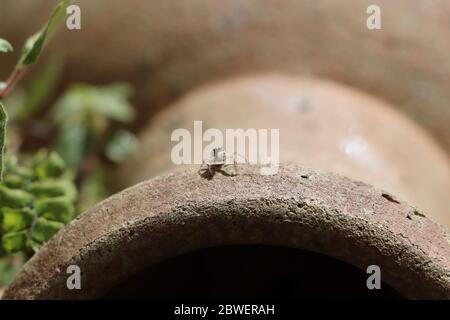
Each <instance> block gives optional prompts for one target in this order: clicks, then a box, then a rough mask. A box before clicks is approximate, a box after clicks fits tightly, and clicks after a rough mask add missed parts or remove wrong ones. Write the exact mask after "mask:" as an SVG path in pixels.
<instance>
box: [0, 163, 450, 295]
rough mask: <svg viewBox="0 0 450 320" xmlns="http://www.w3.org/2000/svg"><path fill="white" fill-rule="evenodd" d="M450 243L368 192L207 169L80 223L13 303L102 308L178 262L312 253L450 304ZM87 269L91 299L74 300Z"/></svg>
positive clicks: (136, 192) (158, 183)
mask: <svg viewBox="0 0 450 320" xmlns="http://www.w3.org/2000/svg"><path fill="white" fill-rule="evenodd" d="M449 241H450V238H449V234H448V233H447V232H446V231H445V230H444V229H442V228H441V227H439V226H438V225H436V224H435V223H434V222H432V221H430V220H429V219H428V218H426V217H425V216H424V215H423V214H422V213H421V212H419V211H417V210H416V209H414V208H413V207H411V206H409V205H407V204H406V203H404V202H401V201H393V199H392V197H391V196H389V195H386V194H384V195H383V192H382V191H380V190H377V189H374V188H373V187H370V186H368V185H366V184H364V183H360V182H354V181H352V180H349V179H347V178H343V177H340V176H336V175H332V174H322V173H317V172H314V171H310V170H305V169H302V168H299V167H296V166H288V167H282V168H281V169H280V172H279V173H278V174H277V175H274V176H263V175H260V174H259V170H258V168H256V167H248V166H246V167H244V166H243V167H241V174H240V175H239V176H236V177H226V176H223V175H220V174H217V175H216V176H214V177H213V179H211V180H206V179H202V178H201V177H200V176H199V175H198V173H197V168H193V169H191V170H187V171H185V172H179V173H175V174H169V175H166V176H162V177H159V178H156V179H153V180H149V181H147V182H144V183H142V184H139V185H136V186H134V187H132V188H130V189H127V190H125V191H123V192H121V193H119V194H117V195H115V196H113V197H111V198H109V199H107V200H105V201H103V202H102V203H100V204H98V205H97V206H95V207H94V208H92V209H91V210H89V211H87V212H86V213H84V214H83V215H82V216H81V217H80V218H78V219H77V220H75V221H74V222H72V223H71V224H70V225H68V226H67V227H66V228H65V229H63V230H62V231H60V232H59V233H58V234H57V235H56V236H55V237H54V238H53V239H52V240H50V241H49V242H48V243H47V244H46V245H45V246H44V247H43V248H42V250H41V251H40V252H39V253H38V254H37V255H36V256H34V257H33V258H32V259H31V260H30V261H29V262H28V263H27V265H26V266H25V268H24V269H23V271H22V272H21V273H20V274H19V275H18V276H17V277H16V279H15V280H14V282H13V283H12V284H11V285H10V286H9V287H8V288H7V290H6V292H5V295H4V298H5V299H62V298H69V299H78V298H98V297H101V296H102V295H103V294H105V293H106V292H108V290H109V289H111V288H112V287H114V286H115V285H117V284H118V283H120V282H121V281H123V280H124V279H125V278H126V277H128V276H130V275H131V274H134V273H135V272H137V271H139V270H142V269H143V268H145V267H147V266H149V265H152V264H154V263H156V262H158V261H161V260H164V259H167V258H169V257H173V256H177V255H180V254H183V253H186V252H191V251H193V250H197V249H201V248H207V247H215V246H220V245H230V244H270V245H281V246H286V247H294V248H303V249H306V250H310V251H313V252H318V253H323V254H325V255H328V256H331V257H335V258H338V259H340V260H343V261H345V262H348V263H350V264H352V265H355V266H357V267H359V268H362V269H363V270H365V268H366V267H367V266H368V265H371V264H377V265H379V266H380V267H381V270H382V274H383V280H384V281H385V282H386V283H388V284H390V285H391V286H393V287H394V288H395V289H397V290H398V291H399V292H400V293H401V294H402V295H404V296H406V297H408V298H444V299H445V298H450V245H449ZM72 264H76V265H78V266H80V268H81V270H82V272H83V278H82V279H83V280H82V281H83V289H82V290H68V289H67V287H66V279H67V274H66V268H67V266H69V265H72Z"/></svg>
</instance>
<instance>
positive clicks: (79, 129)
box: [57, 123, 92, 169]
mask: <svg viewBox="0 0 450 320" xmlns="http://www.w3.org/2000/svg"><path fill="white" fill-rule="evenodd" d="M91 143H92V139H91V136H90V134H89V130H88V129H87V128H86V126H85V125H83V124H82V123H74V124H67V125H65V126H63V128H62V132H61V133H60V135H59V138H58V143H57V151H58V153H59V154H60V155H61V157H62V158H63V160H64V161H65V163H66V164H67V165H68V166H69V167H70V168H76V169H78V167H79V166H80V165H81V162H82V161H83V159H84V158H85V157H86V156H87V154H88V153H89V151H90V148H91Z"/></svg>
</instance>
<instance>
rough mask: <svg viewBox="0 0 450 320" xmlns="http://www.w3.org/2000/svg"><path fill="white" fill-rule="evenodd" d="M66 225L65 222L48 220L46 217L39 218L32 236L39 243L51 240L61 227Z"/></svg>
mask: <svg viewBox="0 0 450 320" xmlns="http://www.w3.org/2000/svg"><path fill="white" fill-rule="evenodd" d="M63 227H64V224H63V223H60V222H55V221H48V220H46V219H44V218H39V219H37V221H36V223H35V224H34V225H33V229H32V231H31V237H32V239H33V240H34V241H36V242H38V243H43V242H46V241H48V240H50V238H51V237H53V236H54V235H55V234H56V233H57V232H58V231H59V230H60V229H62V228H63Z"/></svg>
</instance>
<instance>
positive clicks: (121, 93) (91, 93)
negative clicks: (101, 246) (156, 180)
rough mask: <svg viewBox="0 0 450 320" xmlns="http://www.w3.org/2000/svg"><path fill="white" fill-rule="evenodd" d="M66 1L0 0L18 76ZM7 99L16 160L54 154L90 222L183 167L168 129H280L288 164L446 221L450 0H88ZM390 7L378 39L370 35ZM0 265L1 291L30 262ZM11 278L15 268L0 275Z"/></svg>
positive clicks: (18, 259)
mask: <svg viewBox="0 0 450 320" xmlns="http://www.w3.org/2000/svg"><path fill="white" fill-rule="evenodd" d="M58 2H59V1H57V0H54V1H53V0H33V1H30V0H1V3H0V38H4V39H7V40H8V41H9V42H11V44H12V45H13V46H14V48H16V49H17V50H15V52H13V53H10V54H5V55H2V56H0V79H2V80H6V79H7V78H8V76H9V75H10V74H11V71H12V70H13V68H14V65H15V63H16V61H17V60H18V57H19V55H20V50H19V48H20V47H21V46H22V45H23V43H24V42H25V40H26V39H27V38H28V37H29V36H30V35H32V34H33V33H34V32H36V31H37V30H39V29H40V28H41V27H42V25H44V24H45V22H46V21H47V19H48V16H49V15H50V13H51V12H52V9H53V8H54V6H55V5H56V4H57V3H58ZM74 3H75V4H77V5H79V6H80V8H81V21H82V24H81V25H82V29H81V30H71V31H69V30H67V29H66V28H65V26H63V27H62V28H61V30H60V32H58V34H57V35H56V36H55V38H54V39H52V41H51V43H49V45H48V47H47V48H46V49H45V51H44V52H43V55H42V57H41V59H40V61H39V63H38V64H37V65H36V66H33V67H32V68H31V69H30V70H29V71H28V72H27V74H26V75H25V77H24V78H23V81H21V82H20V83H19V85H18V86H17V87H16V88H15V89H14V91H13V92H12V93H11V95H10V96H8V98H7V99H6V100H5V101H4V104H5V105H6V108H7V110H8V113H9V119H10V122H9V127H8V150H7V152H8V154H11V156H14V157H16V158H18V159H19V161H20V160H21V159H27V158H30V157H33V156H34V155H35V154H36V152H38V151H39V150H42V148H45V149H47V150H52V151H56V152H57V153H58V154H59V155H60V156H61V158H62V160H63V161H64V162H65V164H66V166H67V168H68V170H69V171H70V172H71V174H72V178H73V180H74V183H75V186H76V188H77V190H78V197H77V201H76V211H77V213H81V212H83V211H84V210H86V209H88V208H90V207H91V206H92V205H94V204H95V203H97V202H99V201H101V200H103V199H105V198H106V197H108V196H109V195H110V194H112V193H113V192H117V191H120V190H122V189H124V188H126V187H129V186H131V185H133V184H135V183H137V182H140V181H143V180H145V179H148V178H152V177H154V176H156V175H158V174H161V173H164V172H167V171H171V170H174V169H177V168H175V167H174V165H173V164H172V162H171V161H170V150H171V147H172V144H171V142H170V135H171V132H172V131H173V130H175V129H177V128H187V129H188V130H192V124H193V121H194V120H203V122H204V126H205V128H204V129H207V128H219V129H225V128H244V129H247V128H266V129H267V128H280V129H281V132H280V142H281V150H280V152H281V153H280V155H281V160H282V162H295V163H298V164H300V165H303V166H308V167H312V168H314V169H318V170H325V171H333V172H336V173H340V174H343V175H345V176H348V177H350V178H354V179H357V180H361V181H364V182H366V183H369V184H372V185H374V186H376V187H378V188H382V189H383V190H386V191H388V192H389V193H392V194H394V195H395V196H397V197H399V198H400V199H405V200H407V201H408V202H409V203H411V204H412V205H414V206H417V207H418V209H419V210H421V211H423V212H425V214H426V215H427V216H430V217H431V218H433V219H435V220H436V221H438V222H439V223H441V224H443V225H445V226H447V227H449V226H450V212H449V211H450V210H449V208H450V200H449V199H450V165H449V154H450V125H449V124H450V91H449V87H450V60H449V59H448V57H449V55H450V43H449V42H448V41H447V39H448V32H449V31H448V30H450V2H448V1H445V0H442V1H439V0H426V1H425V0H399V1H389V0H377V1H366V0H361V1H352V0H341V1H333V0H314V1H313V0H246V1H242V0H228V1H209V0H177V1H165V0H128V1H127V2H126V4H124V2H123V1H120V0H95V1H92V0H78V1H75V2H74ZM372 4H377V5H379V6H380V8H381V23H382V29H381V30H369V29H368V28H367V26H366V20H367V18H368V16H369V15H368V14H367V12H366V10H367V8H368V6H369V5H372ZM24 259H26V258H24V257H23V256H22V253H21V254H19V255H17V256H13V257H12V258H11V257H9V258H8V260H1V259H0V287H1V286H2V284H3V285H4V284H6V283H7V282H8V281H10V279H11V277H12V275H13V274H14V273H15V272H14V270H16V269H17V268H18V267H20V266H21V264H22V262H23V261H24ZM2 268H3V270H4V271H1V270H2Z"/></svg>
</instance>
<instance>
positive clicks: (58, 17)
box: [18, 0, 71, 68]
mask: <svg viewBox="0 0 450 320" xmlns="http://www.w3.org/2000/svg"><path fill="white" fill-rule="evenodd" d="M70 3H71V0H63V1H61V2H60V3H59V4H58V5H57V6H56V8H55V9H54V10H53V13H52V14H51V16H50V18H49V20H48V21H47V23H46V24H45V26H44V27H43V28H42V29H41V30H40V31H39V32H38V33H36V34H34V35H33V36H31V37H30V38H28V40H27V41H26V43H25V46H24V48H23V50H22V56H21V58H20V60H19V65H18V67H19V68H21V67H24V66H27V65H31V64H34V63H35V62H36V61H37V59H38V58H39V55H40V53H41V51H42V49H43V47H44V45H45V43H46V42H48V40H49V39H50V38H51V37H52V35H53V34H54V33H55V31H56V29H57V27H58V26H59V24H60V23H61V21H62V19H63V16H64V13H65V12H66V9H67V7H68V6H69V5H70Z"/></svg>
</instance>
